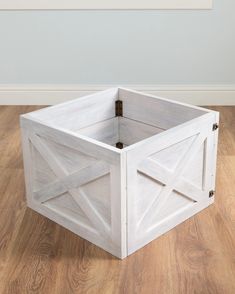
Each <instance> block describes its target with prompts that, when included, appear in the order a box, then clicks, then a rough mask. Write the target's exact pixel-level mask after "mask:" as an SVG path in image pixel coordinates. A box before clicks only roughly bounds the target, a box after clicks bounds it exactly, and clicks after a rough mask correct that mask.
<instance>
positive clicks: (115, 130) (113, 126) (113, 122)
mask: <svg viewBox="0 0 235 294" xmlns="http://www.w3.org/2000/svg"><path fill="white" fill-rule="evenodd" d="M76 132H77V133H78V134H81V135H84V136H87V137H90V138H92V139H95V140H98V141H101V142H103V143H106V144H109V145H115V144H116V143H117V142H118V141H120V140H119V121H118V117H114V118H111V119H107V120H104V121H101V122H98V123H96V124H93V125H91V126H88V127H85V128H81V129H78V130H76Z"/></svg>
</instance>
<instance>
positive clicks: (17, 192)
mask: <svg viewBox="0 0 235 294" xmlns="http://www.w3.org/2000/svg"><path fill="white" fill-rule="evenodd" d="M38 108H40V107H39V106H38V107H35V106H1V107H0V293H4V294H5V293H13V294H18V293H19V294H22V293H43V294H47V293H50V294H53V293H56V294H57V293H58V294H67V293H68V294H70V293H92V294H93V293H94V294H96V293H101V294H106V293H107V294H113V293H115V294H116V293H117V294H119V293H128V294H132V293H135V294H140V293H141V294H142V293H143V294H151V293H154V294H156V293H157V294H158V293H159V294H171V293H174V294H178V293H180V294H181V293H182V294H188V293H189V294H193V293H196V294H197V293H203V294H206V293H211V294H215V293H218V294H222V293H223V294H230V293H231V294H234V293H235V107H210V108H212V109H215V110H217V111H220V113H221V123H220V136H219V138H220V140H219V150H218V171H217V187H216V203H215V204H214V205H213V206H211V207H209V208H208V209H206V210H204V211H203V212H201V213H199V214H197V215H196V216H195V217H193V218H191V219H190V220H188V221H186V222H184V223H183V224H181V225H179V226H178V227H176V228H175V229H173V230H171V231H170V232H168V233H167V234H165V235H163V236H162V237H160V238H158V239H157V240H155V241H153V242H152V243H150V244H149V245H147V246H145V247H144V248H142V249H140V250H139V251H138V252H136V253H135V254H133V255H131V256H129V257H128V258H126V259H125V260H123V261H120V260H118V259H116V258H114V257H112V256H111V255H110V254H108V253H106V252H105V251H103V250H102V249H99V248H97V247H96V246H95V245H92V244H91V243H89V242H87V241H85V240H83V239H81V238H79V237H78V236H76V235H75V234H73V233H71V232H69V231H68V230H66V229H64V228H62V227H60V226H59V225H57V224H55V223H53V222H52V221H50V220H48V219H46V218H45V217H43V216H41V215H39V214H38V213H36V212H34V211H32V210H31V209H29V208H26V204H25V188H24V179H23V165H22V155H21V145H20V133H19V124H18V122H19V114H20V113H26V112H29V111H32V110H34V109H38Z"/></svg>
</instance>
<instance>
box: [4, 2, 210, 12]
mask: <svg viewBox="0 0 235 294" xmlns="http://www.w3.org/2000/svg"><path fill="white" fill-rule="evenodd" d="M209 8H212V0H145V1H142V0H135V1H134V0H126V1H124V0H119V1H115V0H99V1H97V0H86V1H85V0H84V1H77V0H66V1H63V0H50V1H48V0H8V1H5V0H0V9H20V10H22V9H24V10H25V9H209Z"/></svg>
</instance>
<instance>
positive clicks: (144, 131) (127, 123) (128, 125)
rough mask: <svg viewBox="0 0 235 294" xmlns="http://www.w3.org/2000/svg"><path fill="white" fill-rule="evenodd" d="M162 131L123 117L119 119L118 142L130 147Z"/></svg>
mask: <svg viewBox="0 0 235 294" xmlns="http://www.w3.org/2000/svg"><path fill="white" fill-rule="evenodd" d="M162 131H164V130H163V129H159V128H156V127H153V126H150V125H147V124H144V123H141V122H138V121H134V120H131V119H128V118H125V117H120V118H119V136H120V138H119V140H118V141H120V142H122V143H124V145H127V146H128V145H132V144H134V143H136V142H139V141H141V140H144V139H146V138H148V137H151V136H153V135H156V134H158V133H160V132H162Z"/></svg>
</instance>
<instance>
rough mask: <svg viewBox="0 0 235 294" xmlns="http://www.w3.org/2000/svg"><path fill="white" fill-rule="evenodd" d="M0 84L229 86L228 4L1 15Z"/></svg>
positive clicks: (234, 55) (233, 34)
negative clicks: (179, 8)
mask: <svg viewBox="0 0 235 294" xmlns="http://www.w3.org/2000/svg"><path fill="white" fill-rule="evenodd" d="M0 83H14V84H15V83H17V84H18V83H27V84H28V83H63V84H65V83H80V84H99V83H101V84H109V83H110V84H116V83H119V84H121V83H130V84H178V83H179V84H232V83H233V84H235V1H234V0H214V9H213V10H208V11H195V10H194V11H112V12H111V11H12V12H9V11H8V12H7V11H2V12H0Z"/></svg>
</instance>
